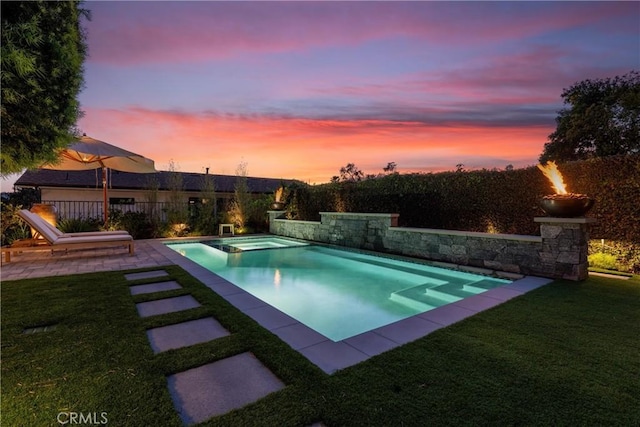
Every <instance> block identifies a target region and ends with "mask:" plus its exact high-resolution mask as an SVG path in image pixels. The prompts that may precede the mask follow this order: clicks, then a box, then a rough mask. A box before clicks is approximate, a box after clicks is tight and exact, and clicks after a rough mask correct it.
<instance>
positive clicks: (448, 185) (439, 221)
mask: <svg viewBox="0 0 640 427" xmlns="http://www.w3.org/2000/svg"><path fill="white" fill-rule="evenodd" d="M559 169H560V171H561V172H562V174H563V175H564V180H565V183H566V185H567V188H568V190H569V191H570V192H573V193H584V194H588V195H589V196H590V197H592V198H593V199H595V205H594V207H593V208H592V210H591V211H590V212H589V213H588V216H590V217H594V218H597V219H598V222H597V223H596V224H595V225H593V227H592V228H591V237H592V238H593V239H606V240H612V241H621V242H627V243H631V244H633V245H634V246H635V247H638V248H640V155H626V156H612V157H606V158H597V159H591V160H585V161H577V162H570V163H564V164H561V165H559ZM551 193H553V190H552V187H551V185H550V183H549V182H548V181H547V179H546V178H545V177H544V176H543V175H542V173H541V172H540V171H539V170H538V169H537V168H536V167H535V166H532V167H529V168H526V169H517V170H511V171H496V170H481V171H468V172H467V171H462V172H443V173H435V174H402V175H400V174H393V175H388V176H385V177H383V178H377V179H370V180H366V181H361V182H345V183H330V184H322V185H316V186H311V187H301V188H298V189H296V190H295V191H294V192H293V194H292V196H293V200H292V203H290V204H289V209H290V210H291V212H289V217H290V218H296V219H303V220H319V215H318V212H324V211H338V212H388V213H399V214H400V218H399V225H400V226H404V227H425V228H438V229H450V230H467V231H483V232H487V231H489V232H497V233H509V234H527V235H539V225H538V224H537V223H534V222H533V218H534V217H536V216H544V215H545V214H544V212H543V211H542V210H541V209H540V207H539V205H538V202H539V200H540V198H541V197H542V196H544V195H547V194H551ZM638 258H640V256H638Z"/></svg>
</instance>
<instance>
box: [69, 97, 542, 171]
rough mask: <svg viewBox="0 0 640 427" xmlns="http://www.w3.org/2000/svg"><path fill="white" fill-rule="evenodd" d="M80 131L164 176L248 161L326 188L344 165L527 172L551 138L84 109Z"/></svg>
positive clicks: (506, 131) (417, 126)
mask: <svg viewBox="0 0 640 427" xmlns="http://www.w3.org/2000/svg"><path fill="white" fill-rule="evenodd" d="M81 127H82V129H83V130H84V131H85V132H87V134H88V135H90V136H92V137H94V138H97V139H102V140H105V141H107V142H110V143H112V144H115V145H117V146H120V147H122V148H125V149H127V150H130V151H133V152H137V153H139V154H142V155H145V156H147V157H150V158H152V159H154V160H155V162H156V167H157V168H158V169H167V167H168V164H169V161H170V160H174V161H175V162H176V163H177V164H178V165H179V166H180V168H181V170H183V171H190V172H201V171H203V170H204V168H205V167H210V168H211V170H212V171H213V172H214V173H226V174H233V173H234V171H235V168H236V166H237V165H238V164H239V163H240V162H241V161H246V162H247V163H248V168H249V174H250V175H253V176H269V177H274V174H275V175H279V176H275V177H282V178H296V179H301V180H304V181H308V182H312V183H313V182H316V183H321V182H327V181H328V180H329V179H330V178H331V176H333V175H336V174H337V172H338V170H339V169H340V167H341V166H344V165H345V164H347V163H349V162H354V163H356V164H357V165H358V166H359V167H360V168H361V169H362V170H364V171H365V172H366V173H378V172H380V171H381V169H382V167H383V166H385V165H386V164H387V163H388V162H390V161H396V162H397V163H398V166H399V168H400V170H401V171H402V172H411V171H425V170H451V169H453V168H454V167H455V165H456V164H457V163H465V162H466V163H467V164H469V165H471V163H474V164H477V165H479V166H477V167H483V166H484V167H495V166H496V162H497V163H498V165H499V166H502V167H504V166H506V165H507V164H509V163H512V164H517V165H519V164H521V163H522V162H523V160H522V159H527V160H526V161H527V162H528V163H527V164H534V163H535V162H536V159H537V157H538V155H539V154H540V152H541V150H542V145H543V143H544V141H545V140H546V136H547V135H548V134H549V133H550V132H551V131H552V129H549V128H548V127H542V126H531V127H521V126H519V127H513V128H509V127H504V128H500V129H496V128H488V127H482V126H468V125H456V126H434V125H427V124H424V123H419V122H392V121H377V120H361V121H357V120H355V121H339V120H313V119H300V118H283V117H279V118H278V117H259V116H256V117H242V116H229V115H216V114H211V113H209V114H185V113H180V112H170V111H153V110H147V109H143V108H131V109H128V110H94V109H89V110H87V114H86V116H85V118H83V120H82V122H81ZM483 158H484V159H485V160H484V161H485V162H486V164H484V165H483V160H482V159H483ZM400 159H402V160H400ZM453 159H456V160H453ZM465 159H467V160H465ZM472 159H473V160H472ZM403 161H404V164H403ZM471 167H473V166H471ZM274 171H277V172H274Z"/></svg>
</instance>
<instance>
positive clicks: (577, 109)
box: [540, 71, 640, 163]
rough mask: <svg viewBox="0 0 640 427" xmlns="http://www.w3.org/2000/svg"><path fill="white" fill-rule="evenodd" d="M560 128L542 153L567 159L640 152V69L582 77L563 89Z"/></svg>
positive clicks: (559, 159) (542, 156)
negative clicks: (609, 75)
mask: <svg viewBox="0 0 640 427" xmlns="http://www.w3.org/2000/svg"><path fill="white" fill-rule="evenodd" d="M562 98H563V99H564V104H565V105H569V108H564V109H562V110H560V111H559V112H558V117H557V118H556V122H557V129H556V131H555V132H553V133H552V134H551V135H549V142H547V143H546V144H545V146H544V151H543V153H542V155H541V156H540V161H541V162H543V163H544V162H546V161H548V160H556V161H568V160H580V159H586V158H589V157H604V156H611V155H615V154H629V153H638V152H640V73H639V72H638V71H631V72H630V73H629V74H625V75H623V76H621V77H620V76H616V77H614V78H607V79H596V80H583V81H581V82H579V83H576V84H574V85H573V86H571V87H570V88H569V89H565V90H564V91H563V92H562Z"/></svg>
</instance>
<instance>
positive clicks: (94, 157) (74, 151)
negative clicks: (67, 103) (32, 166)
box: [41, 135, 156, 223]
mask: <svg viewBox="0 0 640 427" xmlns="http://www.w3.org/2000/svg"><path fill="white" fill-rule="evenodd" d="M41 168H43V169H54V170H88V169H98V168H101V169H102V193H103V201H104V205H103V206H104V222H105V223H106V222H107V220H108V219H109V208H108V203H107V202H108V199H107V169H114V170H117V171H122V172H134V173H154V172H156V169H155V167H154V164H153V160H151V159H147V158H146V157H143V156H140V155H139V154H135V153H132V152H130V151H127V150H123V149H122V148H119V147H116V146H115V145H111V144H108V143H106V142H104V141H99V140H97V139H93V138H90V137H88V136H86V135H83V136H82V137H81V138H80V139H79V140H77V141H76V142H74V143H73V144H71V145H70V146H69V147H67V148H65V149H63V150H61V151H60V154H59V161H57V162H55V163H48V164H45V165H43V166H41Z"/></svg>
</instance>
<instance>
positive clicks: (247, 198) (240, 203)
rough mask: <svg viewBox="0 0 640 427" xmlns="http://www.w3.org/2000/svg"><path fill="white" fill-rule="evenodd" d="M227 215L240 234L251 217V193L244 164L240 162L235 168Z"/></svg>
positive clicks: (245, 164)
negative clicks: (231, 197) (234, 181)
mask: <svg viewBox="0 0 640 427" xmlns="http://www.w3.org/2000/svg"><path fill="white" fill-rule="evenodd" d="M228 214H229V219H230V221H231V222H232V223H233V224H234V225H235V226H236V227H237V228H238V231H239V232H241V233H242V232H243V230H244V227H245V226H246V225H247V222H248V221H249V218H250V217H251V193H250V192H249V186H248V184H247V163H246V162H240V164H239V165H238V167H237V168H236V184H235V186H234V190H233V200H232V201H231V205H230V207H229V212H228Z"/></svg>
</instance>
